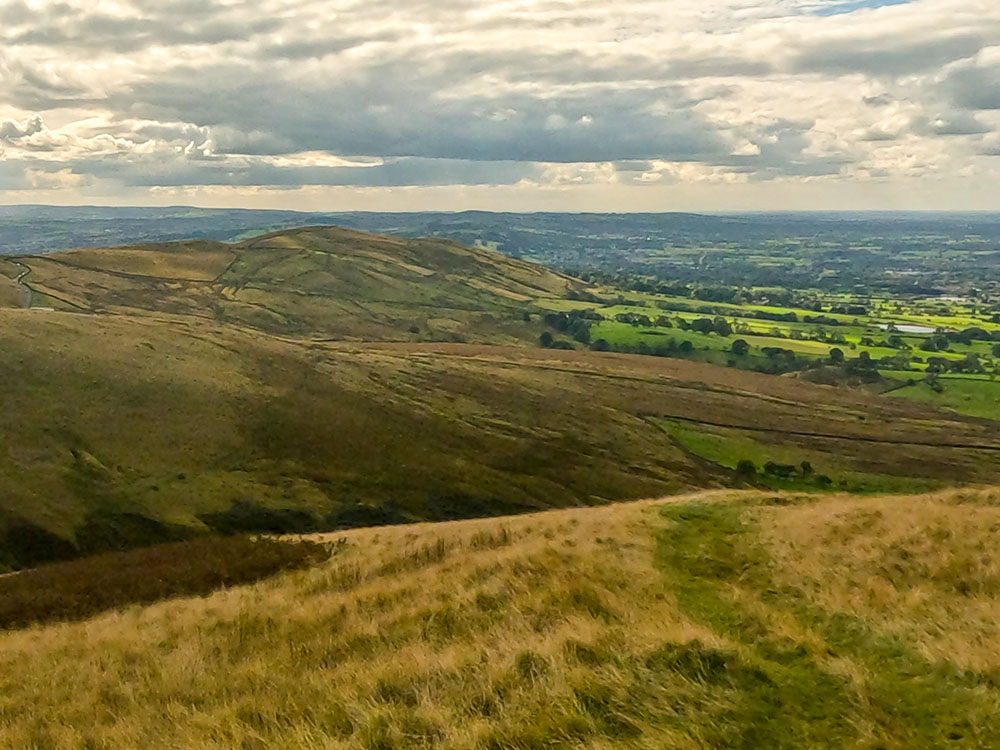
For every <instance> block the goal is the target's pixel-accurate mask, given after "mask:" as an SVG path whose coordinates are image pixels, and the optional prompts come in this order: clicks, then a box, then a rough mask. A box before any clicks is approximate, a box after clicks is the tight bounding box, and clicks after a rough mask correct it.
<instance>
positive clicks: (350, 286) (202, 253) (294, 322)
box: [0, 227, 575, 342]
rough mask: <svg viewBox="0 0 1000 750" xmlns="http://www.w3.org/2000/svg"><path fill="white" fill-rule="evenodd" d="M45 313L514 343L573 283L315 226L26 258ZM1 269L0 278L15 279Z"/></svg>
mask: <svg viewBox="0 0 1000 750" xmlns="http://www.w3.org/2000/svg"><path fill="white" fill-rule="evenodd" d="M19 262H21V263H23V264H24V265H26V266H28V267H30V269H31V273H30V275H29V276H28V277H26V279H25V282H26V283H28V284H29V285H30V286H31V287H32V288H33V289H34V290H35V291H36V292H37V294H38V295H39V302H38V304H39V305H41V304H43V302H42V300H44V304H46V305H48V306H53V307H56V308H58V309H64V310H71V311H79V312H119V313H121V312H126V313H133V314H134V313H137V312H152V313H170V314H175V315H177V314H180V315H189V316H196V317H200V318H205V319H209V320H214V321H217V322H223V323H231V324H235V325H240V326H245V327H252V328H258V329H261V330H264V331H268V332H270V333H277V334H281V335H289V336H304V337H311V338H331V339H354V340H358V339H367V340H371V339H378V340H398V341H417V340H431V341H435V340H439V341H449V340H465V339H468V340H470V341H491V342H496V341H504V340H509V341H513V340H516V339H518V338H523V337H525V336H529V337H534V336H537V331H534V330H533V329H531V328H530V327H529V326H527V325H525V322H524V313H525V312H526V311H528V310H530V309H531V306H530V305H529V304H528V303H530V302H531V301H532V300H534V299H535V298H537V297H539V296H543V295H556V296H559V295H562V294H563V293H564V292H565V291H566V290H567V289H569V288H570V287H571V286H572V285H573V284H574V283H575V282H574V281H573V280H572V279H570V278H568V277H566V276H562V275H560V274H557V273H555V272H553V271H550V270H548V269H546V268H544V267H542V266H538V265H535V264H531V263H526V262H523V261H519V260H515V259H512V258H507V257H505V256H503V255H500V254H499V253H494V252H490V251H487V250H476V249H472V248H466V247H462V246H461V245H458V244H456V243H453V242H449V241H447V240H437V239H428V240H406V239H398V238H393V237H381V236H377V235H369V234H363V233H361V232H355V231H352V230H348V229H341V228H338V227H307V228H304V229H296V230H289V231H284V232H277V233H274V234H268V235H264V236H261V237H255V238H253V239H251V240H247V241H246V242H242V243H237V244H232V245H226V244H223V243H219V242H211V241H188V242H175V243H167V244H150V245H142V246H136V247H123V248H111V249H107V250H76V251H68V252H62V253H55V254H52V255H45V256H38V257H29V258H21V259H19ZM3 264H6V266H8V267H10V266H12V265H13V263H12V262H9V261H0V272H4V273H7V272H9V271H10V268H7V270H6V271H5V270H4V268H3Z"/></svg>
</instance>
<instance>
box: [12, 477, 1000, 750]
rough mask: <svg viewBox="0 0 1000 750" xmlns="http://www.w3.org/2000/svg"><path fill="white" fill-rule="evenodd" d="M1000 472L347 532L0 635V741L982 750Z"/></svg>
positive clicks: (475, 748) (996, 596)
mask: <svg viewBox="0 0 1000 750" xmlns="http://www.w3.org/2000/svg"><path fill="white" fill-rule="evenodd" d="M998 526H1000V496H998V494H997V492H996V491H992V490H991V491H949V492H944V493H939V494H936V495H928V496H911V497H874V496H873V497H868V498H856V497H848V496H838V495H827V496H814V495H802V494H781V493H761V492H736V493H734V492H728V493H726V492H716V493H714V494H703V495H695V496H685V497H678V498H674V499H672V500H669V501H644V502H639V503H633V504H618V505H612V506H605V507H601V508H592V509H573V510H563V511H554V512H548V513H542V514H536V515H526V516H518V517H513V518H501V519H493V520H474V521H461V522H452V523H444V524H433V525H416V526H397V527H391V528H373V529H363V530H356V531H350V532H345V533H340V534H335V535H328V536H325V537H318V538H313V540H314V541H317V540H318V541H326V542H335V546H334V547H333V554H332V557H331V558H330V559H329V560H328V561H327V562H324V563H321V564H320V565H318V566H316V567H313V568H311V569H309V570H304V571H296V572H290V573H285V574H282V575H280V576H278V577H276V578H272V579H270V580H268V581H264V582H260V583H256V584H254V585H252V586H248V587H242V588H234V589H230V590H227V591H222V592H218V593H216V594H214V595H211V596H209V597H206V598H196V599H177V600H173V601H167V602H162V603H159V604H155V605H153V606H150V607H147V608H137V607H133V608H131V609H127V610H125V611H119V612H115V613H109V614H105V615H101V616H98V617H96V618H94V619H92V620H89V621H85V622H79V623H75V624H63V625H49V626H36V627H34V628H29V629H26V630H20V631H13V632H7V633H5V634H2V635H0V667H2V668H0V696H2V699H0V715H2V716H3V721H0V744H2V745H3V746H4V747H11V748H27V747H46V748H54V749H56V748H60V749H61V748H78V747H152V746H158V747H173V748H199V749H200V748H232V747H243V748H269V747H296V748H304V749H308V748H324V749H330V748H358V747H360V748H371V749H375V748H380V749H382V750H385V749H387V748H432V747H433V748H441V749H442V750H444V749H449V750H450V749H452V748H455V749H458V748H461V749H462V750H492V749H494V748H497V749H498V748H532V749H533V748H539V749H541V748H594V749H597V748H612V747H614V748H636V749H639V748H665V747H670V748H705V749H708V748H712V749H715V748H765V747H766V748H876V747H878V748H887V749H891V750H896V749H899V750H902V749H903V748H917V747H919V748H943V747H948V748H984V749H985V748H993V747H996V743H995V740H996V738H997V737H998V736H1000V724H998V717H1000V689H998V684H1000V658H998V655H997V651H996V648H995V644H996V640H997V637H998V636H1000V633H998V626H997V623H998V622H1000V568H998V566H997V561H996V556H995V555H994V554H993V550H994V548H995V546H996V538H995V537H996V529H997V528H998Z"/></svg>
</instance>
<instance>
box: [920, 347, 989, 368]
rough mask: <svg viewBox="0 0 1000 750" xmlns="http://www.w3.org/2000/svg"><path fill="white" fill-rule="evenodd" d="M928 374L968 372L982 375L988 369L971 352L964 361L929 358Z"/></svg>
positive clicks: (977, 356)
mask: <svg viewBox="0 0 1000 750" xmlns="http://www.w3.org/2000/svg"><path fill="white" fill-rule="evenodd" d="M927 372H929V373H939V372H966V373H982V372H986V368H985V367H984V366H983V363H982V362H981V361H980V359H979V355H978V354H976V353H975V352H969V353H968V354H966V355H965V357H963V358H962V359H945V358H944V357H928V358H927Z"/></svg>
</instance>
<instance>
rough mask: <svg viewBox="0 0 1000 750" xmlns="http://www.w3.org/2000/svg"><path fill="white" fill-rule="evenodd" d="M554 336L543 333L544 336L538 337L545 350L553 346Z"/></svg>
mask: <svg viewBox="0 0 1000 750" xmlns="http://www.w3.org/2000/svg"><path fill="white" fill-rule="evenodd" d="M553 340H554V339H553V338H552V334H551V333H549V332H548V331H542V335H541V336H539V337H538V343H539V345H541V346H542V347H543V348H545V349H548V348H550V347H551V346H552V342H553Z"/></svg>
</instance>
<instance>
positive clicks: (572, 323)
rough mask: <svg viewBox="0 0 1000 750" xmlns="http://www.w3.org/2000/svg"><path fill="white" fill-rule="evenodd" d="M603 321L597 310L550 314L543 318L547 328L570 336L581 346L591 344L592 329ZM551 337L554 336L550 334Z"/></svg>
mask: <svg viewBox="0 0 1000 750" xmlns="http://www.w3.org/2000/svg"><path fill="white" fill-rule="evenodd" d="M601 320H604V316H603V315H601V314H600V313H599V312H597V311H596V310H570V311H569V312H568V313H565V312H548V313H545V316H544V317H543V321H544V322H545V325H546V326H548V327H549V328H552V329H555V330H556V331H559V332H560V333H566V334H568V335H569V336H571V337H572V338H573V339H575V340H576V341H579V342H580V343H581V344H589V343H590V327H591V326H592V325H593V324H594V323H596V322H598V321H601ZM545 333H548V331H546V332H545ZM542 335H543V336H544V335H545V334H544V333H543V334H542ZM549 336H550V337H551V336H552V334H551V333H550V334H549ZM542 346H545V344H542ZM549 348H551V347H549Z"/></svg>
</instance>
